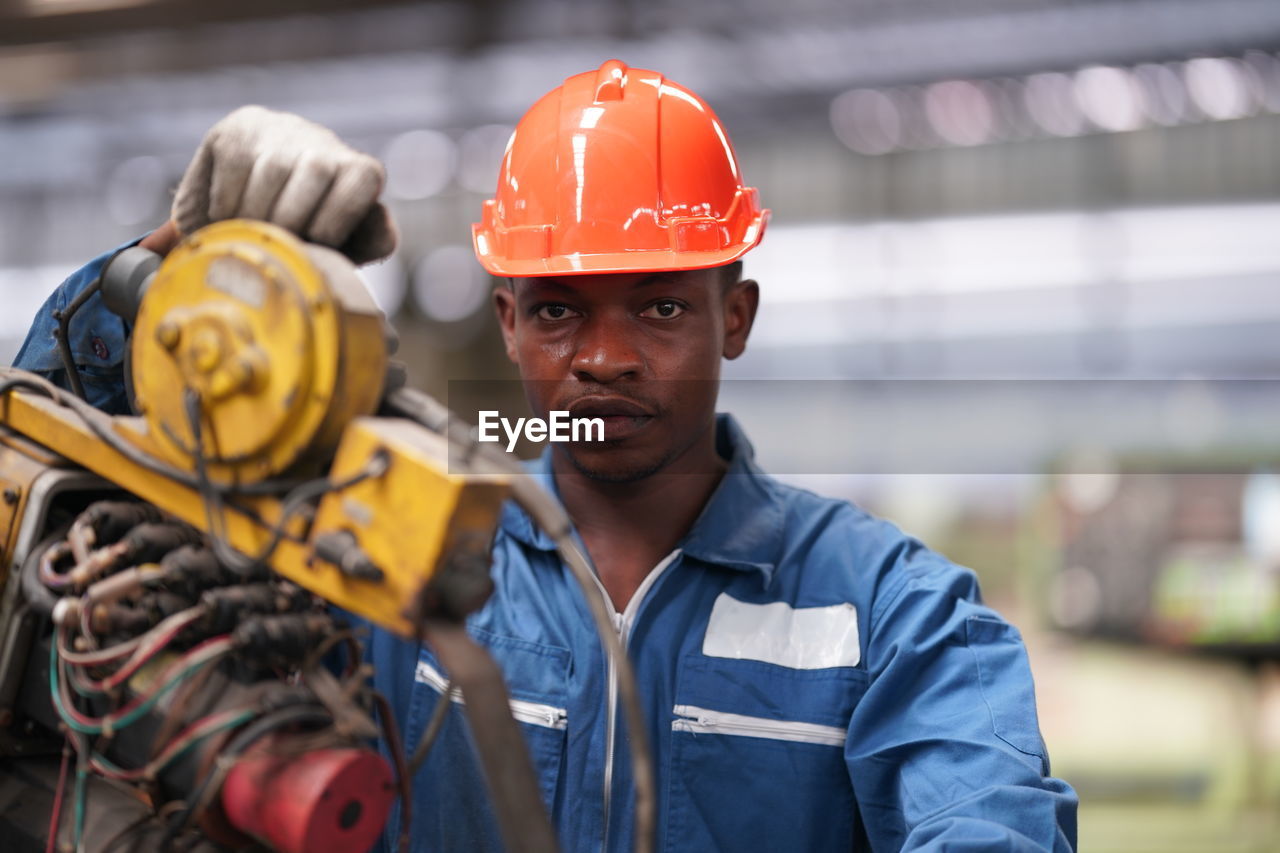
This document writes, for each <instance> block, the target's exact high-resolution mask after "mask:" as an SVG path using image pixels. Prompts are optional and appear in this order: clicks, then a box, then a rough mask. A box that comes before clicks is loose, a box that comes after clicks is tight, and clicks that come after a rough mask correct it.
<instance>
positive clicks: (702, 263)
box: [471, 210, 770, 278]
mask: <svg viewBox="0 0 1280 853" xmlns="http://www.w3.org/2000/svg"><path fill="white" fill-rule="evenodd" d="M769 213H770V211H768V210H762V211H760V216H759V218H758V219H757V220H756V222H755V223H753V225H752V227H751V228H750V229H749V232H748V233H749V235H750V236H749V238H748V239H747V240H744V241H743V242H741V243H738V244H736V245H732V246H726V247H725V248H723V249H716V250H712V251H702V252H691V251H688V250H685V251H676V250H674V249H647V250H641V251H630V252H603V253H599V254H574V255H552V256H550V257H546V258H508V257H502V256H501V255H499V254H498V253H496V252H494V251H493V249H492V247H493V245H494V243H493V241H492V239H491V238H490V236H489V234H488V232H487V229H485V227H484V225H483V224H482V223H479V222H477V223H475V224H474V225H472V227H471V238H472V244H473V247H474V248H475V252H476V258H477V259H478V260H479V261H480V265H481V266H483V267H484V268H485V270H486V271H488V273H489V274H490V275H495V276H498V277H499V278H540V277H545V276H568V275H607V274H609V273H628V272H670V271H672V270H700V269H709V268H711V267H719V266H724V265H725V264H730V263H733V262H734V261H736V260H738V259H739V258H741V257H742V256H743V255H745V254H746V253H747V252H749V251H751V250H752V249H753V248H755V247H756V246H757V245H758V244H759V243H760V240H761V239H762V238H763V237H764V231H765V226H766V225H767V224H768V222H769Z"/></svg>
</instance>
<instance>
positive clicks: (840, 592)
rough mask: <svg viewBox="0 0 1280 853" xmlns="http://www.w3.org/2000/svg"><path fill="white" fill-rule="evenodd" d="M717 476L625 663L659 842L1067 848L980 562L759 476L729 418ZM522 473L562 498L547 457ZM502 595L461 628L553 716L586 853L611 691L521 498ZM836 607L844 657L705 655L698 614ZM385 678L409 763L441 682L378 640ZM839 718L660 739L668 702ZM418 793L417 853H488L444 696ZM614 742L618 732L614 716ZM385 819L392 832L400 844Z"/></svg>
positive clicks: (481, 812) (564, 575) (557, 766)
mask: <svg viewBox="0 0 1280 853" xmlns="http://www.w3.org/2000/svg"><path fill="white" fill-rule="evenodd" d="M718 430H719V439H720V443H721V447H722V453H723V454H724V455H725V456H726V458H728V459H729V460H730V469H729V472H728V473H727V474H726V476H725V478H724V480H723V481H722V483H721V484H720V486H719V488H718V489H717V491H716V492H715V493H714V495H713V496H712V498H711V500H710V501H709V503H708V504H707V506H706V507H705V509H704V511H703V513H702V515H701V517H700V518H699V519H698V521H697V522H696V524H695V525H694V527H693V528H692V530H691V531H690V532H689V534H688V536H687V537H686V538H685V540H684V541H683V542H682V543H681V545H680V554H679V556H678V557H677V559H676V560H675V561H674V562H673V563H672V564H671V565H669V566H668V567H667V569H666V570H665V571H664V572H663V573H662V574H661V575H660V576H659V578H658V580H657V581H656V582H655V583H654V584H653V586H652V587H650V589H649V590H648V593H647V595H646V596H645V597H644V599H643V600H642V601H641V603H640V604H639V606H638V609H637V610H636V611H635V615H634V623H633V628H632V631H631V634H630V642H629V651H630V655H631V658H632V661H633V663H634V665H635V667H636V672H637V677H638V679H639V683H640V685H641V694H642V697H643V701H644V705H645V708H644V710H645V714H646V718H647V721H648V726H649V739H650V742H651V744H652V748H653V754H654V760H655V767H656V770H657V774H658V786H657V795H658V843H657V847H656V849H657V850H688V851H705V850H770V851H788V850H794V851H806V853H813V851H823V850H832V851H834V850H842V851H848V850H869V849H875V850H898V849H905V850H933V851H942V850H946V851H961V850H983V851H1001V850H1008V851H1014V850H1017V851H1026V850H1052V851H1065V850H1073V849H1074V848H1075V843H1076V823H1075V821H1076V806H1077V800H1076V796H1075V793H1074V792H1073V791H1072V790H1071V788H1070V787H1069V786H1068V785H1067V784H1066V783H1064V782H1062V781H1060V780H1058V779H1055V778H1052V777H1051V776H1050V775H1049V764H1048V759H1047V757H1046V754H1045V748H1044V744H1043V742H1042V740H1041V737H1040V731H1039V725H1038V722H1037V719H1036V710H1035V697H1034V692H1033V686H1032V680H1031V672H1030V668H1029V665H1028V662H1027V656H1026V651H1025V649H1024V648H1023V644H1022V640H1021V637H1020V636H1019V635H1018V632H1017V631H1016V629H1014V628H1013V627H1012V626H1010V625H1009V624H1008V623H1006V622H1005V621H1004V620H1002V619H1001V618H1000V617H999V616H998V615H997V614H996V613H994V612H993V611H991V610H990V609H988V608H986V607H984V606H983V604H982V603H981V599H980V597H979V592H978V586H977V582H976V580H975V578H974V575H973V573H972V572H970V571H969V570H967V569H963V568H960V567H958V566H955V565H954V564H952V563H950V562H948V561H947V560H946V559H944V558H943V557H941V556H939V555H938V554H936V553H934V552H932V551H930V550H928V549H927V548H925V547H924V546H923V545H921V544H920V543H919V542H917V541H916V540H914V539H911V538H910V537H908V536H905V535H904V534H903V533H902V532H900V531H899V530H898V529H897V528H895V527H894V526H893V525H891V524H889V523H887V522H885V521H881V520H878V519H875V518H873V517H871V516H869V515H868V514H866V513H864V512H862V511H860V510H859V509H857V508H855V507H853V506H852V505H850V504H848V503H845V502H842V501H836V500H831V499H828V498H824V497H820V496H817V495H814V494H812V493H810V492H807V491H803V490H800V489H796V488H792V487H789V486H786V485H783V484H781V483H779V482H778V481H776V480H774V479H772V478H770V477H768V476H766V475H765V474H763V473H762V472H761V471H760V469H759V468H758V467H757V466H756V465H755V463H754V461H753V459H752V450H751V447H750V444H749V443H748V442H747V440H746V438H745V437H744V436H743V434H742V432H741V430H740V429H739V427H738V425H737V424H736V423H735V422H734V420H733V419H732V418H731V417H729V416H725V415H722V416H720V419H719V423H718ZM531 470H532V475H533V476H535V477H537V478H538V479H539V480H540V481H541V482H542V484H543V485H544V486H546V487H547V488H549V489H552V490H554V486H555V484H554V480H553V478H552V477H551V474H550V468H549V457H547V456H544V457H543V458H542V459H541V460H538V461H537V462H536V463H533V464H532V466H531ZM493 554H494V566H493V574H494V580H495V582H496V591H495V593H494V596H493V598H492V599H491V600H490V601H489V602H488V604H487V605H486V606H485V607H484V608H483V609H482V610H481V611H480V612H479V613H477V614H475V615H474V616H473V617H472V618H471V619H470V621H469V623H468V627H469V630H470V631H471V633H472V635H473V636H474V637H475V638H476V639H478V640H479V641H480V642H481V643H483V644H484V645H486V646H487V647H488V648H489V650H490V652H491V653H492V654H493V655H494V657H495V658H497V660H498V662H499V663H500V664H501V665H502V667H503V669H504V672H505V674H506V677H507V681H508V684H509V687H510V690H511V694H512V697H513V699H515V700H518V701H523V702H526V703H533V704H534V705H535V706H538V707H541V706H550V707H553V708H558V709H563V710H564V712H565V716H566V720H567V723H566V725H565V727H564V728H563V729H558V728H554V727H551V726H548V725H545V724H537V723H523V724H522V726H521V728H522V730H523V731H524V733H525V735H526V737H527V741H528V743H529V747H530V752H531V754H532V756H533V759H534V764H535V767H536V769H537V771H538V773H539V776H540V780H541V786H542V791H543V795H544V799H545V801H546V802H547V805H548V807H549V809H550V812H551V814H552V819H553V822H554V824H555V827H556V830H557V832H558V833H559V836H560V839H561V844H562V846H563V849H564V850H566V851H593V853H594V851H599V850H600V849H601V842H602V837H603V832H604V826H603V823H604V820H603V794H602V792H603V789H604V777H605V760H606V759H605V756H606V753H607V749H606V741H605V731H606V726H607V717H608V708H609V701H608V680H607V670H606V665H605V660H604V657H603V655H602V653H601V650H600V643H599V641H598V639H597V638H596V634H595V631H594V629H593V627H592V621H591V618H590V616H589V614H588V612H587V608H586V605H585V602H584V600H583V596H582V594H581V593H580V592H579V590H578V588H577V586H576V584H575V582H574V580H573V578H572V576H571V575H570V574H569V572H568V570H567V569H566V568H565V567H564V566H562V564H561V562H560V560H559V559H558V558H557V556H556V554H555V553H554V551H553V550H552V543H551V542H550V540H549V539H548V538H547V537H546V535H545V534H543V533H542V532H540V531H538V530H536V529H535V528H534V527H533V525H532V523H531V522H530V519H529V518H528V516H526V515H525V514H524V513H523V512H522V511H521V510H520V509H518V508H517V507H515V506H514V505H510V504H509V505H508V506H507V507H506V508H505V510H504V514H503V518H502V523H501V529H500V531H499V533H498V536H497V539H496V541H495V543H494V549H493ZM722 593H728V594H729V595H730V596H732V597H733V598H736V599H737V600H739V601H742V602H748V603H755V604H765V603H770V602H785V603H787V604H788V605H790V606H792V607H796V608H807V607H821V606H830V605H839V604H844V603H851V604H852V605H853V606H854V608H855V610H856V613H857V614H858V617H857V618H858V621H859V630H860V643H861V649H860V657H861V660H860V661H859V663H858V664H857V665H856V666H838V667H827V668H819V669H792V668H789V667H785V666H780V665H777V664H774V663H764V662H761V661H758V660H741V659H730V658H723V657H711V656H707V655H704V654H703V653H702V642H703V639H704V635H705V633H706V630H707V625H708V620H709V616H710V613H711V609H712V606H713V603H714V602H715V600H716V598H717V596H719V595H720V594H722ZM369 650H370V656H371V659H372V661H373V663H374V664H375V665H376V669H377V675H376V676H375V679H376V681H377V683H378V686H379V687H380V688H381V689H382V690H383V691H385V692H386V693H387V695H388V696H389V697H390V698H391V701H392V703H393V707H395V708H396V709H397V711H398V713H399V720H398V722H399V723H400V727H401V730H402V731H403V732H404V736H405V739H406V741H407V748H408V749H410V750H412V749H413V747H414V746H415V745H416V743H417V740H418V738H419V737H420V736H421V734H422V731H423V728H424V726H425V725H426V721H427V719H428V718H429V716H430V714H431V711H432V709H433V708H434V706H435V703H436V702H438V701H440V693H439V689H438V685H437V686H433V685H432V684H430V683H428V682H429V679H422V678H419V679H415V672H416V671H417V670H419V668H420V664H423V665H425V666H426V667H427V668H430V669H434V670H437V671H440V672H443V670H442V668H441V667H440V665H439V663H438V661H436V659H435V657H434V656H433V655H432V653H431V651H430V650H429V649H426V648H420V647H419V646H418V644H416V643H407V642H404V641H402V640H399V639H396V638H394V637H392V636H391V635H389V634H387V633H386V632H383V631H380V630H377V629H373V630H372V635H371V642H370V649H369ZM685 705H692V706H696V707H700V708H707V709H711V710H713V711H719V712H727V713H732V714H738V715H744V716H748V717H754V718H762V719H765V720H775V721H795V722H799V723H811V724H817V725H820V726H833V727H839V729H841V730H843V731H844V732H847V737H845V740H844V745H843V747H841V746H836V745H831V744H816V743H796V742H787V741H784V740H777V739H773V738H770V737H749V736H742V735H738V734H708V733H698V734H694V733H690V732H686V731H675V730H673V721H674V720H675V719H676V718H677V714H676V713H675V708H676V707H677V706H685ZM447 719H448V722H447V724H446V727H445V729H444V731H443V733H442V736H441V738H440V741H439V742H438V743H437V744H436V745H435V747H434V748H433V750H432V753H431V755H430V757H429V759H428V761H427V762H426V764H425V765H424V766H423V768H422V769H421V770H420V771H419V774H418V776H417V778H416V779H415V780H414V791H415V794H414V814H413V850H414V851H438V850H439V851H447V850H463V849H465V850H491V849H492V850H497V849H500V845H499V842H498V839H497V836H496V828H495V826H494V822H493V818H492V815H491V813H490V810H489V807H488V805H487V798H486V796H485V791H484V786H483V782H482V779H481V776H480V771H479V769H478V764H477V762H476V760H475V758H474V755H473V752H472V747H471V745H470V742H469V740H468V735H467V733H466V726H465V723H464V720H463V716H462V713H461V711H460V709H459V708H458V707H457V706H456V705H455V706H454V707H453V708H452V709H451V711H450V713H449V716H448V718H447ZM618 726H619V730H620V731H622V729H623V728H624V726H623V723H622V721H621V713H620V711H619V723H618ZM614 762H615V763H614V769H613V780H614V782H613V797H612V801H611V808H610V810H611V816H610V825H609V838H608V843H607V845H606V849H608V850H612V851H628V850H630V849H631V832H632V820H631V817H632V816H631V813H630V809H631V797H632V787H631V772H630V768H629V761H628V755H627V748H626V744H625V740H624V739H623V736H620V737H619V739H618V742H617V743H616V744H615V748H614ZM397 828H398V810H397V812H395V813H394V814H393V818H392V821H391V822H390V824H389V825H388V831H387V834H386V835H385V836H384V838H385V842H384V847H383V849H384V850H392V849H394V846H393V844H392V843H391V840H392V839H394V838H395V837H396V834H397V831H398V829H397Z"/></svg>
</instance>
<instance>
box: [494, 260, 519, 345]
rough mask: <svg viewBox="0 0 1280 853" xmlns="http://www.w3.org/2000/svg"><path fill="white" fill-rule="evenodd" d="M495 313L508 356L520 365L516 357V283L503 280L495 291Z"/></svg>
mask: <svg viewBox="0 0 1280 853" xmlns="http://www.w3.org/2000/svg"><path fill="white" fill-rule="evenodd" d="M493 313H494V314H496V315H497V317H498V328H500V329H501V330H502V343H503V345H504V346H506V348H507V358H508V359H510V360H511V363H512V364H515V365H519V364H520V361H519V359H517V358H516V294H515V285H514V284H513V283H510V282H505V281H504V282H501V283H499V284H498V286H497V287H496V288H494V291H493Z"/></svg>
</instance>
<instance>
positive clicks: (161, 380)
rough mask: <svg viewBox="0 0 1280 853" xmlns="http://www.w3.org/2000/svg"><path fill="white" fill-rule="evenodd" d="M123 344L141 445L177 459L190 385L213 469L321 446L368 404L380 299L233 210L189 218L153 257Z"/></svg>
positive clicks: (187, 451) (232, 472) (279, 467)
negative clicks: (193, 223)
mask: <svg viewBox="0 0 1280 853" xmlns="http://www.w3.org/2000/svg"><path fill="white" fill-rule="evenodd" d="M131 355H132V362H133V384H134V391H135V398H136V405H137V408H138V410H139V411H140V412H142V413H143V414H144V415H145V416H146V420H147V425H148V427H149V430H148V437H149V441H147V442H145V446H146V449H148V450H150V451H151V452H154V453H157V454H158V455H160V456H161V457H162V458H164V459H166V460H168V461H170V462H172V463H174V464H176V465H180V466H182V467H184V468H190V466H191V463H192V457H193V453H192V449H193V446H194V443H195V438H194V436H193V434H192V424H191V422H190V418H189V416H188V411H187V408H186V405H187V401H186V400H185V395H184V390H186V389H189V390H190V391H193V392H194V393H196V394H198V395H199V398H200V404H201V409H202V411H203V417H204V424H203V425H202V426H203V428H202V430H201V432H202V433H203V435H202V443H203V447H202V453H203V456H204V458H205V459H206V460H207V462H208V468H209V477H210V479H211V480H213V481H214V482H219V483H231V482H238V483H246V482H254V481H256V480H261V479H265V478H267V477H271V476H275V475H278V474H280V473H282V472H284V471H286V470H288V469H289V468H290V467H292V466H293V465H295V464H296V463H297V462H299V460H302V459H305V458H307V457H308V456H310V457H317V456H319V457H323V456H324V455H325V454H326V453H331V452H332V451H333V449H334V447H335V446H336V445H337V441H338V437H339V436H340V435H341V433H342V429H343V427H344V426H345V425H346V423H347V422H348V421H350V420H351V419H352V418H354V417H357V416H359V415H367V414H371V413H372V412H373V410H374V408H375V407H376V406H377V404H378V399H379V397H380V395H381V393H382V386H383V380H384V377H385V375H386V368H387V346H386V337H385V334H384V331H383V316H382V312H381V311H379V310H378V307H377V305H376V304H374V301H373V297H372V296H371V295H370V293H369V291H368V289H367V288H366V287H365V286H364V284H363V282H361V281H360V279H359V277H358V276H357V275H356V272H355V269H354V268H353V267H352V266H351V264H350V262H348V261H347V260H346V258H344V257H343V256H342V255H340V254H338V253H337V252H335V251H333V250H332V249H327V248H325V247H323V246H316V245H314V244H309V243H304V242H302V241H301V240H299V239H298V238H296V237H294V236H293V235H292V234H290V233H289V232H287V231H285V230H283V229H281V228H277V227H275V226H273V225H267V224H265V223H261V222H251V221H248V220H242V219H233V220H228V221H225V222H218V223H214V224H213V225H210V226H209V227H207V228H204V229H202V230H201V231H200V232H199V233H197V234H195V235H193V236H191V237H190V238H188V239H187V240H185V241H183V242H182V243H181V244H180V245H179V246H178V247H177V248H175V249H174V250H173V252H171V253H170V255H169V256H168V257H167V258H166V259H165V261H164V264H163V265H162V266H161V267H160V269H159V270H158V271H157V273H156V276H155V279H154V281H153V282H152V283H151V285H150V287H149V288H148V289H147V292H146V297H145V298H144V299H143V301H142V305H141V307H140V309H139V311H138V317H137V321H136V325H135V327H134V332H133V341H132V353H131Z"/></svg>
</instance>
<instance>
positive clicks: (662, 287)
mask: <svg viewBox="0 0 1280 853" xmlns="http://www.w3.org/2000/svg"><path fill="white" fill-rule="evenodd" d="M736 269H737V268H736V267H734V270H735V271H736ZM733 278H735V279H736V276H734V277H733ZM757 300H758V291H757V289H756V285H755V283H754V282H750V281H743V282H738V281H736V280H735V281H728V280H727V279H726V275H725V270H724V269H721V268H715V269H707V270H683V271H676V272H659V273H619V274H611V275H580V276H561V277H548V278H525V279H515V280H513V281H512V282H511V287H510V288H507V287H499V288H498V290H497V291H496V292H495V294H494V305H495V308H496V310H497V313H498V320H499V322H500V323H501V324H502V333H503V339H504V341H505V343H506V348H507V355H508V357H509V358H510V359H511V360H512V361H513V362H515V364H516V365H517V366H518V367H519V368H520V375H521V377H522V378H523V379H524V385H525V395H526V396H527V397H528V399H529V404H530V406H531V407H532V409H533V412H534V414H535V415H536V416H538V417H543V418H545V417H546V416H547V414H548V412H551V411H568V412H570V414H571V417H574V418H580V417H581V418H602V419H603V420H604V424H605V427H604V438H605V440H604V441H603V442H575V443H565V444H557V445H554V446H555V447H556V448H557V449H562V450H563V451H564V452H565V453H566V454H567V455H568V458H569V460H570V461H571V462H572V463H573V465H574V466H575V467H576V468H577V469H578V470H579V471H581V472H582V473H584V474H586V475H588V476H590V477H593V478H596V479H600V480H607V481H611V482H630V481H634V480H638V479H641V478H643V477H647V476H649V475H650V474H654V473H657V472H659V471H662V470H664V469H668V468H669V467H671V466H672V464H673V463H675V462H676V461H677V460H680V459H682V458H686V457H688V456H689V454H690V450H691V449H692V448H694V447H695V446H698V445H699V442H705V441H707V440H708V436H709V435H710V431H711V430H712V428H713V424H714V416H715V400H716V391H717V383H718V380H719V377H720V359H721V358H736V357H737V356H738V355H740V354H741V353H742V351H743V349H744V348H745V346H746V340H747V335H748V333H749V332H750V329H751V322H752V320H753V319H754V317H755V310H756V304H757Z"/></svg>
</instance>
